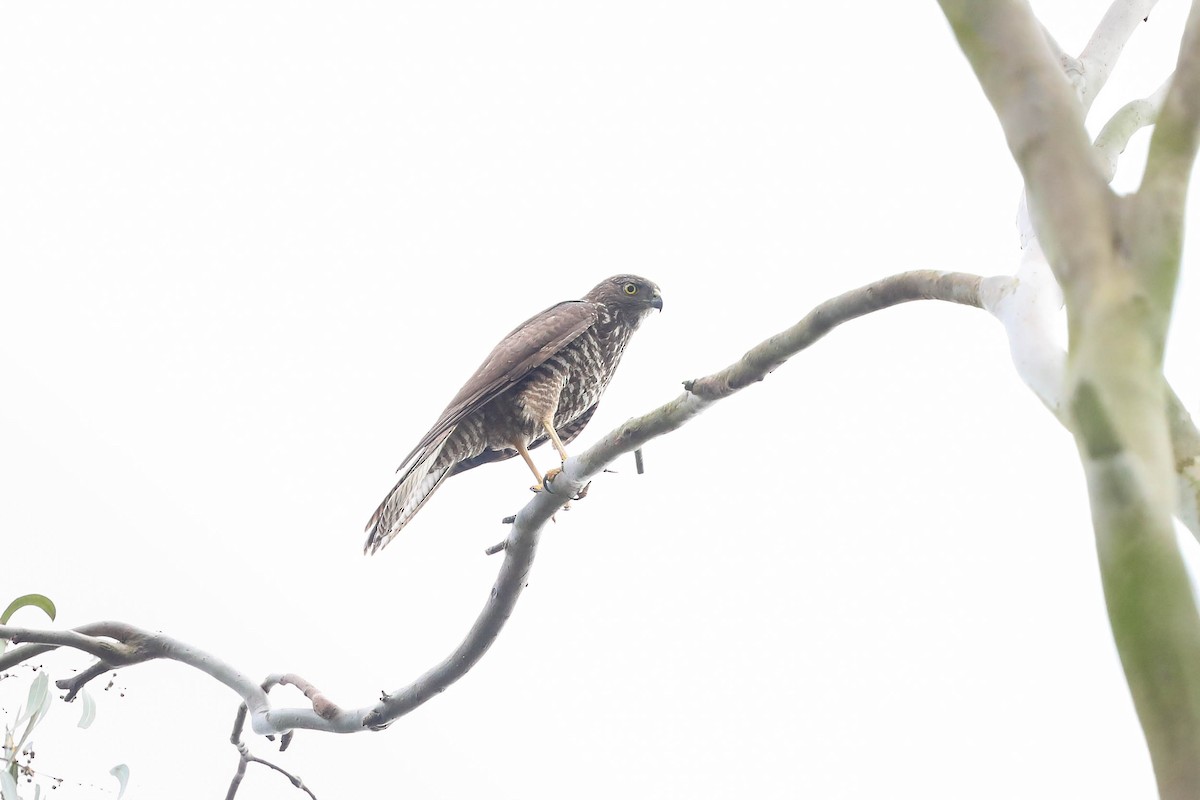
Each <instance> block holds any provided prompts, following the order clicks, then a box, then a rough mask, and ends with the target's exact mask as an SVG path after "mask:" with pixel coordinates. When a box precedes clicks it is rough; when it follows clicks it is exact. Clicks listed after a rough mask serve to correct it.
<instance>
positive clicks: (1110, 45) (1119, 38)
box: [1079, 0, 1158, 116]
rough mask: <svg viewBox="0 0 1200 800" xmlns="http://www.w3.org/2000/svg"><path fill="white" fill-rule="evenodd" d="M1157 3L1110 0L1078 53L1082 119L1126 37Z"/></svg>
mask: <svg viewBox="0 0 1200 800" xmlns="http://www.w3.org/2000/svg"><path fill="white" fill-rule="evenodd" d="M1157 3H1158V0H1114V2H1113V4H1112V5H1111V6H1109V7H1108V11H1107V12H1106V13H1105V15H1104V18H1103V19H1101V20H1100V24H1099V25H1097V26H1096V30H1095V32H1094V33H1093V34H1092V38H1091V39H1089V40H1088V43H1087V44H1086V45H1085V46H1084V48H1083V52H1082V53H1080V54H1079V64H1080V68H1081V71H1082V73H1083V80H1082V83H1081V85H1080V87H1079V88H1080V92H1079V103H1080V105H1082V106H1083V113H1084V116H1087V112H1088V110H1089V109H1090V108H1091V107H1092V102H1093V101H1094V100H1095V99H1096V96H1097V95H1098V94H1100V90H1101V89H1103V88H1104V84H1106V83H1108V78H1109V76H1110V75H1112V71H1113V68H1114V67H1116V65H1117V59H1119V58H1120V57H1121V51H1122V50H1124V49H1125V45H1126V44H1127V43H1128V42H1129V38H1130V37H1131V36H1133V32H1134V31H1135V30H1137V27H1138V25H1140V24H1141V23H1142V21H1143V20H1144V19H1146V17H1148V16H1149V15H1150V10H1151V9H1153V8H1154V6H1155V5H1156V4H1157Z"/></svg>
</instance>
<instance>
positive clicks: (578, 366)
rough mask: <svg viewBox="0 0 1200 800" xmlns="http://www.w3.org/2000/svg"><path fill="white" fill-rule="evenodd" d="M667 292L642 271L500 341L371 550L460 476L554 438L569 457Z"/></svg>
mask: <svg viewBox="0 0 1200 800" xmlns="http://www.w3.org/2000/svg"><path fill="white" fill-rule="evenodd" d="M662 305H663V303H662V295H660V294H659V291H658V287H657V286H656V285H655V284H654V283H653V282H652V281H648V280H646V279H645V278H640V277H638V276H637V275H614V276H613V277H611V278H606V279H605V280H603V281H601V282H600V283H598V284H597V285H596V287H595V288H593V289H592V290H591V291H590V292H588V293H587V294H586V295H584V296H583V299H582V300H568V301H566V302H563V303H558V304H557V305H553V306H550V308H547V309H546V310H545V311H543V312H542V313H540V314H537V315H535V316H533V317H530V318H529V319H527V320H526V321H525V322H522V323H521V324H520V325H518V326H517V327H516V328H515V329H514V330H513V331H512V332H511V333H509V334H508V335H507V336H505V337H504V338H503V339H501V340H500V344H498V345H496V347H495V349H494V350H492V352H491V353H490V354H489V355H488V357H487V358H486V359H484V361H483V363H482V364H481V365H480V366H479V369H477V370H475V374H474V375H472V376H471V378H470V379H469V380H468V381H467V383H466V385H465V386H463V387H462V389H460V390H459V392H458V394H456V395H455V396H454V399H453V400H451V401H450V405H448V406H446V410H445V411H443V412H442V415H441V416H440V417H439V418H438V421H437V422H435V423H434V424H433V427H432V428H430V429H429V432H428V433H426V434H425V435H424V436H423V437H421V441H420V442H418V443H417V446H416V447H414V448H413V451H412V452H411V453H409V454H408V456H407V457H406V458H405V459H404V462H403V463H402V464H401V465H400V467H399V468H398V469H397V470H396V471H397V472H399V473H401V475H400V480H399V481H398V482H397V483H396V486H395V487H394V488H393V489H392V491H390V492H388V495H387V497H385V498H384V499H383V502H382V503H380V504H379V508H377V509H376V510H375V513H374V514H373V515H372V516H371V520H370V522H368V523H367V528H366V530H367V543H366V545H365V546H364V547H363V552H364V553H375V552H377V551H379V550H380V549H382V548H383V547H384V546H385V545H386V544H387V543H388V542H390V541H391V540H392V538H393V537H394V536H395V535H396V534H397V533H399V532H400V530H401V529H402V528H403V527H404V526H405V525H407V524H408V522H409V520H411V519H412V518H413V516H415V515H416V513H417V512H418V511H420V510H421V507H422V506H424V505H425V503H426V502H428V500H429V498H430V497H432V496H433V493H434V492H435V491H437V489H438V487H439V486H441V485H442V483H443V482H444V481H445V480H446V479H447V478H449V477H450V476H451V475H457V474H458V473H460V472H465V471H467V470H469V469H473V468H475V467H478V466H479V465H480V464H487V463H489V462H492V461H502V460H504V459H506V458H512V457H513V456H516V455H520V456H521V458H523V459H525V463H526V464H528V465H529V469H531V470H533V474H534V476H535V478H536V480H537V481H538V485H537V486H535V487H534V489H535V490H536V489H539V488H541V482H542V473H541V472H539V471H538V468H537V465H536V464H534V462H533V458H532V457H530V455H529V451H530V450H532V449H533V448H535V447H537V446H538V445H540V444H542V443H544V442H546V441H549V442H550V443H552V444H553V445H554V449H555V450H557V451H558V455H559V456H560V457H561V458H562V459H563V460H564V461H565V460H566V458H567V451H566V448H565V445H566V444H568V443H570V442H571V441H572V440H573V439H574V438H575V437H576V436H578V435H579V433H580V432H581V431H582V430H583V428H584V426H585V425H587V423H588V420H590V419H591V418H592V415H593V414H594V413H596V405H597V403H599V402H600V396H601V395H602V394H604V390H605V389H606V388H607V387H608V382H609V381H610V380H612V376H613V373H614V372H615V371H616V369H617V364H618V363H619V362H620V360H621V355H622V354H623V353H624V352H625V346H626V345H627V344H628V343H629V337H630V336H631V335H632V334H633V332H634V331H635V330H637V328H638V326H639V325H640V324H641V322H642V320H643V319H645V318H646V316H647V315H648V314H649V313H650V311H651V310H652V309H658V310H659V311H661V310H662Z"/></svg>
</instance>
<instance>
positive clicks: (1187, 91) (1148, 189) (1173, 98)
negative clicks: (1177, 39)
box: [1138, 0, 1200, 239]
mask: <svg viewBox="0 0 1200 800" xmlns="http://www.w3.org/2000/svg"><path fill="white" fill-rule="evenodd" d="M1198 128H1200V0H1196V2H1193V3H1192V10H1191V12H1190V13H1189V14H1188V20H1187V26H1186V27H1185V28H1184V31H1183V40H1182V41H1181V43H1180V46H1179V59H1178V61H1177V62H1176V64H1175V77H1174V79H1173V80H1172V81H1171V88H1170V89H1169V90H1168V91H1167V97H1166V100H1165V101H1164V102H1163V107H1162V111H1161V112H1160V113H1159V115H1158V123H1157V124H1156V125H1155V126H1154V135H1153V136H1152V137H1151V138H1150V153H1149V155H1148V156H1147V158H1146V173H1145V175H1144V176H1143V177H1142V185H1141V188H1140V189H1139V190H1138V194H1139V195H1153V196H1154V197H1156V198H1157V199H1156V200H1155V201H1154V205H1155V206H1156V207H1157V208H1158V209H1160V210H1162V211H1166V210H1170V209H1176V210H1178V212H1179V216H1180V220H1179V221H1178V222H1175V221H1174V220H1173V223H1175V224H1176V225H1178V226H1179V227H1180V228H1182V212H1183V206H1184V201H1185V200H1186V198H1187V187H1188V180H1189V176H1190V175H1191V172H1192V165H1193V164H1194V163H1195V161H1196V148H1197V145H1198V143H1200V134H1198V133H1197V129H1198ZM1177 238H1180V239H1181V238H1182V229H1181V230H1180V232H1179V233H1178V234H1177Z"/></svg>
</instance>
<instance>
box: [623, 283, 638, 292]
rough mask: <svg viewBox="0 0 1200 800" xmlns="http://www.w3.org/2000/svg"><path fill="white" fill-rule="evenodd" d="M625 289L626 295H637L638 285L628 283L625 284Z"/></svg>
mask: <svg viewBox="0 0 1200 800" xmlns="http://www.w3.org/2000/svg"><path fill="white" fill-rule="evenodd" d="M624 288H625V294H637V284H636V283H627V284H625V287H624Z"/></svg>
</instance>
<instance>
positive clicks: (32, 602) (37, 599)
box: [0, 594, 58, 625]
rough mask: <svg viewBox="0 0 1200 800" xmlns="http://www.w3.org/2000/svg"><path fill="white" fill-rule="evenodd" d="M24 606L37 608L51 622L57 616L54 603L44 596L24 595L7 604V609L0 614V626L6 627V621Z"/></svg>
mask: <svg viewBox="0 0 1200 800" xmlns="http://www.w3.org/2000/svg"><path fill="white" fill-rule="evenodd" d="M25 606H37V607H38V608H40V609H41V610H42V611H45V612H46V616H48V617H49V618H50V619H51V620H53V619H54V618H55V617H56V616H57V615H58V611H57V609H55V608H54V602H53V601H52V600H51V599H50V598H49V597H46V595H44V594H25V595H21V596H20V597H18V598H17V599H16V600H13V601H12V602H11V603H9V604H8V608H6V609H4V613H3V614H0V625H7V624H8V620H9V619H10V618H11V617H12V615H13V614H14V613H16V611H17V609H19V608H24V607H25Z"/></svg>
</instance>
